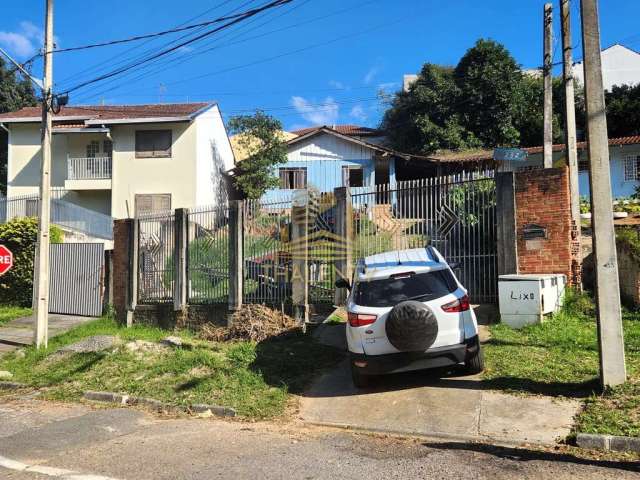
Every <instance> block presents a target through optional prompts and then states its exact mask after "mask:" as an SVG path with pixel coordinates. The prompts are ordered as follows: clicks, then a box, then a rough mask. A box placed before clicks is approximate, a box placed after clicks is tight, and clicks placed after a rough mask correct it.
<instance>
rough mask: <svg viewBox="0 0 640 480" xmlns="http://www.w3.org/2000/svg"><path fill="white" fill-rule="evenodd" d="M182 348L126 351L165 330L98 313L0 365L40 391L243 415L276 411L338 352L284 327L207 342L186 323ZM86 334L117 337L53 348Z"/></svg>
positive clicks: (161, 335) (162, 334)
mask: <svg viewBox="0 0 640 480" xmlns="http://www.w3.org/2000/svg"><path fill="white" fill-rule="evenodd" d="M172 334H173V335H177V336H179V337H181V338H182V339H183V342H185V346H184V347H183V348H173V349H161V350H159V351H155V352H141V351H130V350H129V349H127V348H126V347H125V346H124V344H125V342H129V341H133V340H145V341H149V342H157V341H159V340H161V339H162V338H164V337H166V336H167V335H168V332H167V331H166V330H161V329H157V328H151V327H143V326H135V327H133V328H129V329H126V328H122V327H120V326H118V325H117V324H116V323H115V322H114V321H113V320H111V319H108V318H101V319H98V320H95V321H93V322H90V323H88V324H85V325H82V326H80V327H78V328H75V329H73V330H71V331H69V332H67V333H65V334H63V335H60V336H58V337H55V338H54V339H52V340H51V341H50V344H49V347H48V348H47V349H46V350H44V351H38V350H36V349H34V348H27V349H26V351H25V353H26V354H25V356H24V357H22V358H20V357H18V356H17V355H16V354H15V353H13V354H9V355H7V356H5V357H3V358H2V359H0V370H9V371H10V372H12V373H13V374H14V379H15V380H16V381H18V382H24V383H27V384H29V385H31V386H34V387H39V388H44V389H45V393H44V396H45V397H46V398H51V399H57V400H79V399H80V398H81V397H82V393H83V391H85V390H100V391H112V392H119V393H127V394H130V395H134V396H143V397H151V398H155V399H158V400H162V401H165V402H170V403H172V404H176V405H187V404H194V403H208V404H217V405H223V406H229V407H233V408H235V409H236V411H237V412H238V414H239V415H240V416H243V417H248V418H269V417H275V416H279V415H281V414H283V413H284V411H285V408H286V405H287V402H288V400H289V398H290V394H295V393H301V392H302V391H303V390H304V388H305V387H306V386H307V385H308V383H309V381H310V380H311V379H312V378H313V377H314V376H315V375H316V374H318V373H319V372H320V371H321V370H322V369H324V368H327V367H328V366H330V365H333V364H334V362H336V361H338V360H339V354H337V353H336V352H335V351H334V350H333V349H331V348H329V347H324V346H322V345H319V344H318V343H316V342H315V341H314V340H313V339H312V338H310V337H308V336H305V335H303V334H297V333H296V334H289V335H285V336H282V337H277V338H273V339H270V340H267V341H264V342H261V343H254V342H229V343H214V342H206V341H202V340H199V339H197V338H195V337H194V335H193V334H192V333H190V332H188V331H179V332H173V333H172ZM91 335H115V336H117V337H119V338H120V339H121V340H122V342H121V345H120V346H119V347H117V348H114V349H113V350H111V351H105V352H100V353H74V354H64V353H56V351H57V350H58V349H59V348H60V347H62V346H64V345H68V344H70V343H73V342H76V341H78V340H80V339H82V338H86V337H88V336H91Z"/></svg>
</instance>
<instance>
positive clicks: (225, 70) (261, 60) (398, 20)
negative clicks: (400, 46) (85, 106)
mask: <svg viewBox="0 0 640 480" xmlns="http://www.w3.org/2000/svg"><path fill="white" fill-rule="evenodd" d="M405 19H406V17H402V18H399V19H397V20H395V21H392V22H385V23H382V24H378V25H376V26H374V27H371V28H368V29H365V30H361V31H359V32H355V33H351V34H347V35H341V36H339V37H335V38H333V39H330V40H327V41H324V42H319V43H315V44H311V45H307V46H306V47H302V48H298V49H294V50H289V51H286V52H283V53H281V54H278V55H273V56H270V57H266V58H262V59H259V60H255V61H253V62H249V63H245V64H240V65H234V66H231V67H227V68H224V69H221V70H217V71H214V72H209V73H205V74H202V75H197V76H195V77H189V78H184V79H181V80H177V81H174V82H165V85H166V86H170V85H176V84H179V83H184V82H189V81H193V80H199V79H201V78H206V77H211V76H214V75H220V74H223V73H228V72H231V71H234V70H239V69H243V68H248V67H252V66H255V65H259V64H263V63H267V62H270V61H273V60H277V59H280V58H284V57H287V56H291V55H295V54H298V53H302V52H305V51H308V50H312V49H315V48H319V47H323V46H326V45H331V44H333V43H336V42H339V41H341V40H345V39H348V38H353V37H357V36H361V35H365V34H367V33H370V32H372V31H375V30H380V29H382V28H388V27H390V26H393V25H395V24H397V23H400V22H403V21H404V20H405ZM132 81H136V79H133V80H132ZM128 83H131V81H130V82H128ZM117 88H120V86H118V85H116V86H115V87H112V88H110V89H108V90H105V91H102V92H99V93H97V94H93V95H91V96H88V97H84V98H83V100H84V99H88V98H93V97H96V96H99V95H102V94H104V93H107V92H109V91H113V90H115V89H117Z"/></svg>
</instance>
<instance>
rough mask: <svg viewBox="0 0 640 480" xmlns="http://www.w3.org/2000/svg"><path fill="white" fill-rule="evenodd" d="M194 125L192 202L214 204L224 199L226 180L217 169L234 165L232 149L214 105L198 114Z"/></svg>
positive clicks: (216, 107)
mask: <svg viewBox="0 0 640 480" xmlns="http://www.w3.org/2000/svg"><path fill="white" fill-rule="evenodd" d="M194 123H195V126H196V137H197V138H196V142H197V145H196V148H197V165H196V169H197V170H196V179H195V181H196V205H217V204H219V203H220V202H221V201H223V200H224V196H225V193H226V192H225V191H226V183H225V180H224V177H223V176H222V175H221V174H220V170H223V171H225V172H226V171H228V170H230V169H231V168H233V166H234V159H233V150H232V149H231V143H230V142H229V137H228V136H227V131H226V129H225V126H224V122H223V121H222V115H221V113H220V109H219V108H218V106H217V105H214V106H213V107H211V108H210V109H209V110H207V111H206V112H204V113H201V114H200V115H198V117H197V118H196V119H195V121H194Z"/></svg>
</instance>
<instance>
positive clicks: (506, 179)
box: [495, 172, 518, 275]
mask: <svg viewBox="0 0 640 480" xmlns="http://www.w3.org/2000/svg"><path fill="white" fill-rule="evenodd" d="M495 178H496V219H497V228H496V230H497V237H498V238H497V257H498V275H507V274H510V273H518V237H517V233H516V230H517V227H516V194H515V179H514V175H513V172H499V173H496V176H495Z"/></svg>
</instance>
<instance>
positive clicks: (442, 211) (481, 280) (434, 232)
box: [351, 171, 497, 303]
mask: <svg viewBox="0 0 640 480" xmlns="http://www.w3.org/2000/svg"><path fill="white" fill-rule="evenodd" d="M351 198H352V208H353V210H352V212H353V229H354V232H355V239H354V247H353V248H354V251H353V259H354V262H355V261H357V259H358V258H362V257H366V256H368V255H373V254H376V253H381V252H385V251H389V250H402V249H408V248H420V247H425V246H427V245H433V246H435V247H436V248H437V249H438V250H439V251H440V252H441V253H442V254H443V255H444V256H445V258H446V259H447V260H448V261H449V262H450V263H451V264H457V267H456V273H457V274H458V276H459V278H460V280H461V282H462V283H463V285H464V286H465V287H466V288H467V289H468V290H469V293H470V296H471V297H472V300H473V301H474V302H478V303H484V302H493V301H495V299H496V288H497V265H496V261H497V256H496V218H495V205H496V195H495V181H494V180H493V171H486V172H475V173H473V174H471V173H462V174H457V175H452V176H447V177H436V178H427V179H422V180H415V181H407V182H397V183H395V184H391V185H378V186H376V187H373V188H370V189H369V191H366V192H360V193H357V194H353V195H352V197H351Z"/></svg>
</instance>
